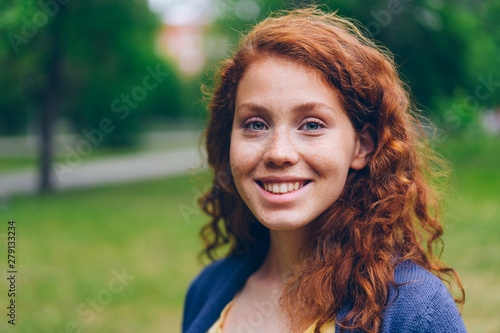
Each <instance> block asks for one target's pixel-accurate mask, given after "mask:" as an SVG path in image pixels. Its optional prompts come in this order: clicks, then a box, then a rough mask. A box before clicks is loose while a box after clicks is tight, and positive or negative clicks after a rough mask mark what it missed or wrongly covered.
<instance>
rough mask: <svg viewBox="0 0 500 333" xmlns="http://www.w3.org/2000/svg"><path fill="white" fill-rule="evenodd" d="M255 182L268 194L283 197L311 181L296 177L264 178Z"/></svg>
mask: <svg viewBox="0 0 500 333" xmlns="http://www.w3.org/2000/svg"><path fill="white" fill-rule="evenodd" d="M255 182H256V183H257V185H259V187H260V188H261V189H263V190H264V191H266V192H268V193H269V194H274V195H279V196H283V195H287V194H291V193H294V192H296V191H298V190H300V189H301V188H302V187H304V186H305V185H307V184H308V183H310V182H311V180H309V179H304V178H297V177H286V178H285V177H280V178H278V177H266V178H260V179H258V180H256V181H255Z"/></svg>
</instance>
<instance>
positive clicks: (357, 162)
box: [351, 124, 375, 170]
mask: <svg viewBox="0 0 500 333" xmlns="http://www.w3.org/2000/svg"><path fill="white" fill-rule="evenodd" d="M374 148H375V144H374V142H373V137H372V135H371V133H370V124H365V126H364V127H363V129H362V130H361V131H359V132H358V133H357V134H356V148H355V151H354V156H353V159H352V162H351V168H352V169H355V170H361V169H363V168H364V167H365V166H366V165H367V164H368V162H369V161H370V157H371V154H372V153H373V149H374Z"/></svg>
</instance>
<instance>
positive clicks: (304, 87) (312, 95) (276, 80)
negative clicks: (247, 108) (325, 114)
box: [235, 56, 344, 111]
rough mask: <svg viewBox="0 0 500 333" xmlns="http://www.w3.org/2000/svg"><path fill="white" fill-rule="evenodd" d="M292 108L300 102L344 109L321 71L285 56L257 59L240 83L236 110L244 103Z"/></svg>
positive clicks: (276, 107)
mask: <svg viewBox="0 0 500 333" xmlns="http://www.w3.org/2000/svg"><path fill="white" fill-rule="evenodd" d="M248 103H251V104H256V105H263V106H265V107H266V108H267V107H271V108H273V109H279V108H284V109H290V108H294V109H295V108H297V106H298V105H305V104H309V105H311V104H317V105H326V106H329V107H330V108H332V109H333V110H339V111H341V110H342V111H343V110H344V108H343V103H342V101H341V98H340V96H339V94H338V93H337V91H336V90H335V89H334V88H332V86H331V85H329V84H328V83H327V82H326V79H325V77H324V75H323V73H321V72H320V71H318V70H317V69H315V68H312V67H310V66H307V65H305V64H302V63H300V62H298V61H294V60H291V59H288V58H285V57H279V56H265V57H261V58H258V59H256V60H254V61H253V62H252V63H251V64H250V65H249V67H248V68H247V69H246V71H245V73H244V75H243V77H242V78H241V80H240V82H239V83H238V87H237V91H236V100H235V109H236V110H238V107H239V106H240V105H242V104H248Z"/></svg>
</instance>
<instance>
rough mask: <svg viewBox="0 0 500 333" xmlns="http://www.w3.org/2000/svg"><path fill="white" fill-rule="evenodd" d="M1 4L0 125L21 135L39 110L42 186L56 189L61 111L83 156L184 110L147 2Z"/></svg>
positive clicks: (156, 21) (130, 138) (130, 140)
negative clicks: (159, 52)
mask: <svg viewBox="0 0 500 333" xmlns="http://www.w3.org/2000/svg"><path fill="white" fill-rule="evenodd" d="M2 6H3V7H4V9H3V10H2V12H1V14H0V37H1V44H0V66H1V68H2V76H1V78H0V96H1V98H0V107H1V109H0V131H1V132H2V133H6V134H15V133H19V132H20V131H21V130H22V129H23V128H25V126H26V122H27V120H28V119H29V118H30V117H32V115H36V118H35V119H36V122H37V123H39V124H40V125H41V126H40V130H39V132H40V135H41V139H42V140H41V145H40V152H41V159H40V161H41V168H40V170H41V181H40V184H41V189H42V190H43V191H45V190H49V189H50V187H51V185H50V184H51V182H50V165H51V161H52V155H53V153H52V136H53V131H54V129H53V127H54V121H55V119H56V117H58V116H64V117H68V118H69V119H71V120H72V122H73V124H74V125H75V128H76V129H77V131H78V132H80V134H81V140H80V141H79V143H78V145H77V146H76V147H75V149H73V148H71V149H72V150H71V151H72V152H73V153H75V152H76V153H77V154H78V155H80V156H79V157H80V158H81V157H83V156H85V155H88V154H90V153H91V152H92V150H93V149H94V148H95V147H96V146H99V145H112V146H125V145H131V144H133V143H134V142H135V140H136V138H137V134H138V133H139V131H140V129H141V123H142V121H143V120H144V119H145V117H147V116H165V115H172V114H179V113H180V111H179V109H180V108H181V105H180V102H179V97H178V95H179V92H178V90H179V87H178V85H177V79H176V75H175V72H174V71H173V68H172V67H170V66H169V65H168V64H166V63H165V62H164V61H163V60H161V59H160V58H158V57H157V56H156V55H155V54H154V42H155V37H156V32H157V29H158V28H159V26H160V22H159V19H158V17H157V16H155V15H154V14H152V13H151V11H150V10H149V7H148V3H147V0H134V1H132V0H129V1H120V0H88V1H69V0H42V1H39V2H36V3H35V2H32V1H27V0H25V1H13V0H6V1H4V4H2ZM67 148H68V147H67ZM69 167H71V166H69Z"/></svg>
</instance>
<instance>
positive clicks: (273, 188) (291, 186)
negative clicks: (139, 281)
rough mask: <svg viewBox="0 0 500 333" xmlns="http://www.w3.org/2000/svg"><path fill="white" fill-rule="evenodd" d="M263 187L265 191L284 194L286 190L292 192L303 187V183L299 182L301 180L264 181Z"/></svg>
mask: <svg viewBox="0 0 500 333" xmlns="http://www.w3.org/2000/svg"><path fill="white" fill-rule="evenodd" d="M263 187H264V189H265V190H266V191H268V192H271V193H276V194H284V193H288V192H293V191H297V190H298V189H300V188H302V187H304V184H301V182H295V183H278V184H276V183H274V184H270V183H264V184H263Z"/></svg>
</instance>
